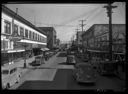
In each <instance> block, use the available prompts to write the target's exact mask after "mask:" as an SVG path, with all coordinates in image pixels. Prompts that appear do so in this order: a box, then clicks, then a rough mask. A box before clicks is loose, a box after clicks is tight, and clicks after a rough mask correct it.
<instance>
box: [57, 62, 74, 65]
mask: <svg viewBox="0 0 128 94" xmlns="http://www.w3.org/2000/svg"><path fill="white" fill-rule="evenodd" d="M58 64H59V65H75V63H67V62H62V63H58Z"/></svg>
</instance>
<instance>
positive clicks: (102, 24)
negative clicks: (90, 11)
mask: <svg viewBox="0 0 128 94" xmlns="http://www.w3.org/2000/svg"><path fill="white" fill-rule="evenodd" d="M96 25H109V24H93V25H92V26H91V27H90V28H89V29H91V28H93V27H94V26H96ZM112 25H126V24H112ZM89 29H87V30H86V32H84V33H83V34H82V36H83V35H84V34H85V33H87V32H88V30H89Z"/></svg>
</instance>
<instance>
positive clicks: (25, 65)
mask: <svg viewBox="0 0 128 94" xmlns="http://www.w3.org/2000/svg"><path fill="white" fill-rule="evenodd" d="M24 39H25V37H24V36H23V40H24ZM23 46H24V48H25V57H24V68H26V67H27V64H26V47H27V45H26V43H24V44H23Z"/></svg>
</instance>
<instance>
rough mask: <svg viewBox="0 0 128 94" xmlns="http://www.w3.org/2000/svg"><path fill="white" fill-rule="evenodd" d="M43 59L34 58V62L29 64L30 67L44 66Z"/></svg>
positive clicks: (39, 57) (41, 57) (40, 57)
mask: <svg viewBox="0 0 128 94" xmlns="http://www.w3.org/2000/svg"><path fill="white" fill-rule="evenodd" d="M44 63H45V62H44V57H43V56H41V55H40V56H36V57H35V60H34V61H33V62H32V63H29V64H30V65H31V66H40V65H41V64H44Z"/></svg>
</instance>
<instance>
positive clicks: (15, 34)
mask: <svg viewBox="0 0 128 94" xmlns="http://www.w3.org/2000/svg"><path fill="white" fill-rule="evenodd" d="M13 36H18V25H16V24H14V31H13Z"/></svg>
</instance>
